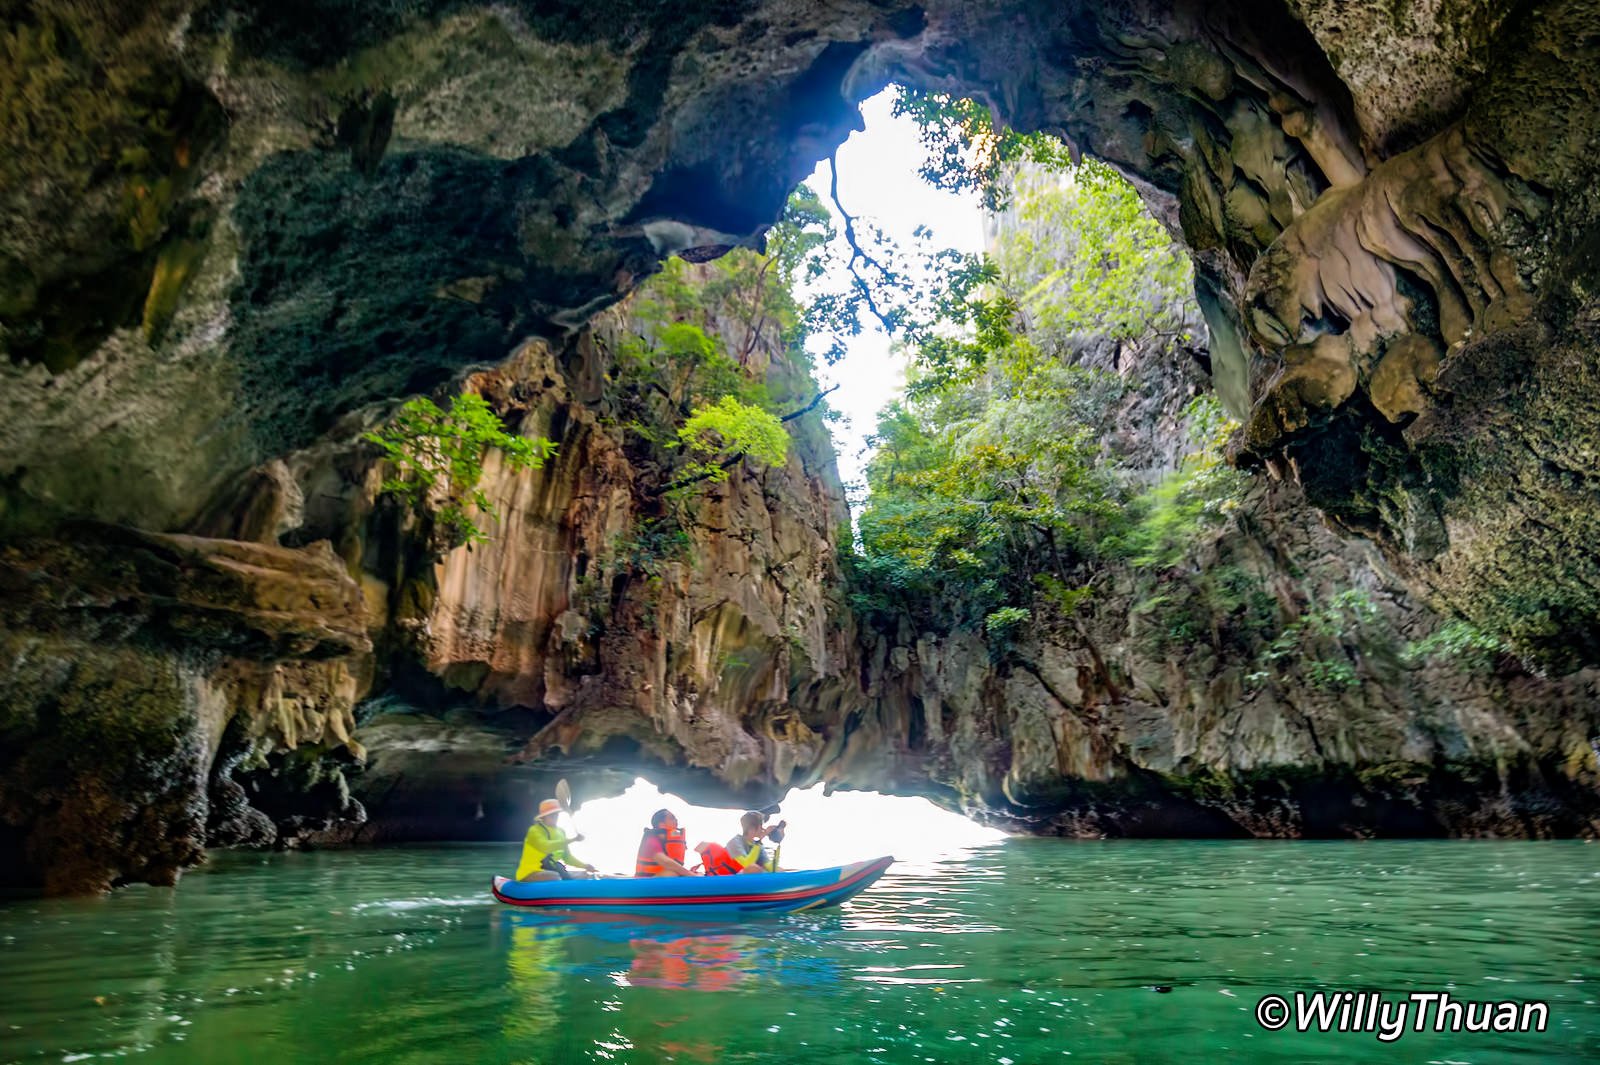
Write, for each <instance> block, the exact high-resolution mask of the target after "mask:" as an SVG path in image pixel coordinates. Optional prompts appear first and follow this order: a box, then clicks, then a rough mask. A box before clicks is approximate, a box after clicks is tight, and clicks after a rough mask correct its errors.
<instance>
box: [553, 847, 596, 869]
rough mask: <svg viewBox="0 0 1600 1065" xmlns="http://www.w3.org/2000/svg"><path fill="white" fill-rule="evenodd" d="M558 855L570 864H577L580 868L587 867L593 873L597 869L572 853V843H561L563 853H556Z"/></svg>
mask: <svg viewBox="0 0 1600 1065" xmlns="http://www.w3.org/2000/svg"><path fill="white" fill-rule="evenodd" d="M556 857H557V858H560V859H561V860H562V861H564V862H566V863H567V864H568V865H576V866H577V867H578V868H579V869H587V870H588V871H589V872H591V873H593V872H596V871H597V870H596V869H595V867H594V866H592V865H590V864H589V863H588V862H586V861H584V860H583V859H582V858H580V857H578V856H577V855H576V854H573V853H572V844H571V843H567V842H563V843H562V844H561V853H560V854H558V855H556Z"/></svg>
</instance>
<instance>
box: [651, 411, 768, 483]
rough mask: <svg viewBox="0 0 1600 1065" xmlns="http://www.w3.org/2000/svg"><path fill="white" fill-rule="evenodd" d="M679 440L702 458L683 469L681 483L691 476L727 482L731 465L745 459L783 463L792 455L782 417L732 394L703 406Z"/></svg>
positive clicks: (701, 479) (761, 462)
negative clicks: (780, 418)
mask: <svg viewBox="0 0 1600 1065" xmlns="http://www.w3.org/2000/svg"><path fill="white" fill-rule="evenodd" d="M678 440H679V441H680V442H681V443H682V444H683V446H684V448H685V449H686V450H688V451H689V452H690V453H692V454H695V455H699V456H701V459H700V460H699V461H697V462H695V463H692V464H691V465H690V466H688V467H686V468H684V469H683V470H680V471H679V476H678V478H677V480H678V482H679V483H680V484H681V483H684V482H686V481H687V480H688V479H689V478H694V479H696V480H700V481H712V482H716V481H724V480H727V478H728V468H729V466H730V465H732V463H733V462H735V461H737V460H738V459H741V458H748V459H750V460H751V461H753V462H756V463H758V464H760V465H762V466H781V465H783V463H784V462H785V461H786V460H787V458H788V454H789V434H788V433H786V432H785V431H784V429H783V423H782V422H780V421H779V420H778V418H777V417H776V416H775V415H773V414H771V413H769V412H768V411H764V410H762V409H761V408H760V407H754V406H751V405H749V404H747V403H741V402H740V401H739V400H737V399H735V398H733V397H732V396H723V397H722V398H721V399H719V400H717V402H716V403H714V404H709V405H706V406H703V407H700V408H699V409H698V410H696V411H695V412H694V414H692V415H690V417H689V420H688V421H686V422H684V423H683V426H682V428H680V429H679V430H678Z"/></svg>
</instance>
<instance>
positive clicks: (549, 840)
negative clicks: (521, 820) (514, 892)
mask: <svg viewBox="0 0 1600 1065" xmlns="http://www.w3.org/2000/svg"><path fill="white" fill-rule="evenodd" d="M559 816H561V804H560V803H559V802H557V801H556V800H555V799H546V800H544V802H541V803H540V804H539V816H538V817H537V818H536V819H535V820H534V822H533V824H532V825H531V826H530V827H529V828H528V834H527V835H526V836H524V837H523V840H522V860H521V861H520V862H518V863H517V876H516V878H517V879H518V880H572V879H574V878H579V879H586V878H587V877H589V876H593V875H594V866H592V865H590V864H589V863H588V862H582V861H579V860H578V859H577V858H576V857H575V856H574V855H573V853H572V850H571V846H570V843H569V841H568V839H567V834H566V833H565V832H563V831H562V830H561V829H559V828H557V827H556V818H557V817H559ZM568 863H570V864H572V865H576V866H578V867H579V868H581V869H584V870H586V872H584V873H581V874H580V873H574V872H573V871H572V870H570V869H568V868H567V864H568Z"/></svg>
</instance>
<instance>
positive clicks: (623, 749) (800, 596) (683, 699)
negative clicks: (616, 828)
mask: <svg viewBox="0 0 1600 1065" xmlns="http://www.w3.org/2000/svg"><path fill="white" fill-rule="evenodd" d="M709 269H710V268H704V267H690V268H687V273H688V274H689V275H690V281H689V284H690V286H691V287H694V288H697V289H698V288H700V287H702V286H704V284H705V283H706V280H707V275H708V271H709ZM632 310H633V306H632V304H623V305H621V307H619V309H618V310H616V311H612V312H608V313H607V314H605V315H603V316H601V318H600V319H598V320H597V321H596V322H595V323H594V325H593V327H592V329H590V330H586V331H585V332H584V333H583V334H581V335H580V336H579V337H578V338H577V339H576V340H575V341H574V342H573V343H571V344H570V345H568V346H567V347H566V348H564V349H563V350H561V351H559V352H556V351H553V350H552V349H551V348H550V346H549V345H547V344H545V343H543V342H538V341H535V342H532V343H530V344H528V345H526V346H525V347H524V348H523V349H522V350H521V351H519V352H518V354H517V355H516V356H514V357H513V358H512V359H511V360H509V361H508V362H507V363H506V364H504V365H503V366H501V367H499V368H497V369H494V370H490V371H485V372H482V373H479V374H475V375H473V376H471V377H469V378H468V379H467V381H466V387H467V388H468V389H469V390H471V391H475V392H478V393H479V394H481V395H483V396H484V397H485V398H487V399H488V400H489V401H490V402H491V405H492V406H493V408H494V409H495V411H496V412H497V413H498V414H499V415H500V416H501V417H502V418H503V419H505V421H506V422H507V424H508V425H510V426H513V427H514V428H515V429H516V431H517V432H518V433H520V434H522V435H525V436H534V437H545V438H547V439H549V440H551V441H553V442H554V444H555V455H554V458H553V459H552V460H550V461H549V462H547V463H546V464H545V466H544V467H543V468H542V469H526V470H515V469H510V468H508V467H506V466H505V465H504V464H503V463H502V461H501V457H500V455H499V454H498V453H491V454H490V456H489V458H488V461H487V464H486V466H485V470H484V477H483V481H482V487H483V488H484V491H485V493H486V495H487V496H488V498H489V499H490V501H491V502H492V503H493V505H494V508H495V510H496V511H497V512H498V516H497V517H496V518H494V519H492V520H488V519H485V529H486V531H487V532H488V533H489V535H490V539H489V540H488V542H486V543H483V544H477V545H474V546H471V547H461V548H456V549H454V550H450V551H448V552H445V553H444V554H443V555H442V557H436V556H435V554H434V553H433V552H431V551H429V550H427V549H426V548H425V544H424V541H425V539H426V529H425V528H424V527H423V526H421V525H419V523H418V520H417V518H416V516H414V515H408V514H402V513H400V512H399V511H398V510H397V509H396V508H395V507H394V505H393V504H392V501H389V500H385V499H381V498H380V496H379V493H378V491H377V489H378V486H379V483H380V481H381V479H382V477H381V473H380V469H379V466H378V463H377V454H376V449H374V448H372V447H371V445H367V444H362V443H360V442H359V441H357V442H353V443H347V444H343V445H334V444H330V445H328V446H326V447H323V448H318V449H312V450H309V451H307V452H303V453H299V454H296V455H295V456H292V457H291V459H290V460H289V461H288V462H287V463H285V464H282V468H281V469H280V470H279V471H278V472H277V473H276V474H271V475H269V474H268V473H267V472H266V471H263V472H261V473H259V474H256V475H253V476H251V477H249V478H247V479H246V481H245V483H244V485H243V486H242V487H241V491H242V492H244V493H249V492H259V491H262V486H264V485H273V486H276V487H274V488H271V489H267V491H268V494H271V493H273V492H276V493H278V494H279V495H280V496H281V498H280V500H279V501H278V502H275V503H273V502H269V503H262V502H261V500H260V497H259V496H258V497H257V501H256V502H255V503H254V504H252V505H250V506H242V507H241V506H239V505H238V504H236V503H232V502H230V503H229V505H228V506H226V507H224V508H222V512H223V513H224V514H236V513H239V512H240V511H243V512H246V513H250V512H259V513H263V514H268V515H271V517H270V518H269V519H268V520H265V521H263V522H262V523H261V525H260V526H258V528H257V529H255V530H246V529H242V528H238V527H235V528H232V529H229V530H226V531H228V532H230V533H232V534H234V535H249V534H251V533H252V532H253V533H257V534H260V535H265V536H270V537H273V538H277V539H280V540H283V541H284V542H291V543H295V542H304V541H307V540H330V541H332V542H334V543H335V544H337V545H338V546H339V551H340V553H341V555H342V556H343V559H344V561H345V563H346V564H347V565H348V566H349V567H350V569H351V570H352V572H356V573H359V574H360V579H361V584H362V591H363V595H364V597H365V603H366V605H367V618H366V620H367V624H368V627H369V630H370V633H371V636H372V641H373V644H374V645H375V646H376V647H377V648H378V658H377V664H376V674H377V676H378V678H379V679H378V684H377V687H376V690H377V691H378V692H380V693H382V694H381V697H380V698H379V699H377V700H375V701H374V702H373V703H371V704H369V706H368V707H367V708H366V710H364V711H363V713H364V715H365V716H366V719H365V720H364V721H363V724H362V727H361V730H360V733H359V735H360V738H361V741H362V743H363V744H364V745H365V753H366V756H367V764H366V767H365V771H364V772H363V774H362V775H361V776H360V777H359V778H358V779H357V781H356V785H357V788H358V793H359V794H360V795H361V797H362V799H363V801H364V802H365V804H366V808H367V811H368V813H369V814H370V820H369V821H368V822H367V823H366V824H365V826H357V825H354V824H350V825H346V826H345V827H344V828H342V829H338V830H336V831H335V832H334V833H333V838H341V839H344V838H358V839H363V840H378V839H383V840H394V839H404V838H462V837H480V836H481V837H486V838H497V839H498V838H505V837H506V836H508V835H513V834H515V833H516V832H517V831H519V827H518V826H520V825H522V822H523V821H524V820H525V818H526V815H527V809H528V803H529V799H530V795H531V794H532V792H531V791H530V788H531V787H532V786H533V785H534V784H536V783H539V782H541V781H542V782H543V785H544V786H547V785H548V783H550V781H549V780H548V779H547V778H549V777H550V776H551V775H552V774H554V773H557V772H558V771H559V769H560V766H561V765H563V764H574V763H578V762H581V763H582V764H583V765H584V767H585V769H584V772H583V780H584V781H587V782H593V781H599V782H600V783H601V785H602V786H608V785H609V784H610V783H611V782H612V781H613V780H621V781H622V782H623V783H624V784H625V783H626V782H628V781H631V779H632V776H631V774H632V771H633V770H634V769H635V768H637V767H640V766H645V765H650V766H654V767H656V769H655V770H654V772H656V773H658V774H665V776H664V777H663V779H668V780H680V781H682V783H683V784H684V785H685V786H687V787H688V788H689V789H690V790H691V791H695V790H696V789H697V788H698V789H701V790H704V789H707V788H711V789H714V790H715V791H716V793H718V794H721V795H728V794H730V793H731V794H734V795H741V796H745V797H751V798H753V797H754V796H756V795H762V794H767V793H769V792H771V791H772V790H774V789H781V788H782V787H784V786H785V785H786V784H787V782H788V781H790V780H791V779H793V778H794V777H795V776H796V774H797V773H798V772H799V770H800V769H802V768H805V767H809V766H811V765H812V764H814V763H815V761H816V759H817V754H818V752H819V750H820V748H821V746H822V738H821V735H820V734H819V732H818V731H817V730H820V729H823V728H825V727H826V726H827V724H828V723H829V722H830V721H831V720H832V718H833V716H834V707H835V706H836V705H837V703H838V702H839V700H840V699H841V698H842V695H843V693H844V691H845V690H846V689H848V688H850V687H851V686H852V684H853V678H854V669H853V652H854V645H853V627H852V625H851V623H850V619H849V618H848V617H847V615H846V614H845V613H844V612H842V611H841V610H839V609H837V604H836V603H835V602H834V600H835V599H836V597H837V596H838V595H839V587H840V583H841V581H840V576H839V572H838V565H837V560H836V556H837V551H838V544H837V541H836V537H837V535H838V534H839V530H841V529H843V528H847V527H848V519H847V515H846V512H845V509H844V504H843V498H842V494H841V489H840V487H839V484H838V478H837V474H836V473H835V471H834V459H833V452H832V448H831V444H830V443H829V440H828V437H827V433H826V430H825V429H824V428H822V426H821V425H820V423H819V422H818V419H819V418H820V413H819V412H818V411H809V412H807V413H805V414H803V415H800V416H797V417H795V418H794V419H792V420H791V421H789V422H788V423H786V424H787V425H788V427H789V430H790V433H791V435H792V446H791V447H790V449H789V453H788V457H787V461H786V462H785V464H784V465H783V466H781V467H778V466H773V467H767V468H760V469H758V468H757V467H755V466H752V465H751V464H749V463H745V462H741V463H736V464H734V465H733V466H732V467H731V468H730V470H729V476H728V477H727V479H726V480H724V481H721V482H706V483H704V484H701V485H692V486H688V487H686V488H684V489H681V490H679V491H676V492H669V491H665V489H668V488H669V487H670V486H671V485H672V484H673V482H674V480H675V478H677V476H678V475H677V473H676V472H675V471H676V470H677V469H678V468H679V467H680V466H681V461H680V458H681V456H680V455H679V453H678V449H677V448H676V446H674V445H669V444H666V443H664V441H665V439H666V437H664V436H663V435H662V434H661V432H659V431H658V430H653V429H651V428H650V427H649V426H648V425H646V424H644V423H648V422H651V421H652V419H659V420H660V424H661V425H663V426H665V427H667V429H668V430H670V429H671V427H672V425H673V422H674V421H675V420H676V419H678V418H681V417H682V414H681V412H680V411H679V410H678V408H677V407H676V406H675V405H674V404H665V405H663V404H661V403H660V402H659V401H658V399H657V397H655V396H654V395H653V394H652V393H651V391H650V389H649V388H648V387H646V386H645V385H644V384H643V383H642V379H641V378H640V377H639V374H638V371H637V370H636V369H630V368H629V365H626V358H627V356H626V355H623V356H621V357H620V358H619V355H618V352H619V349H622V348H623V347H624V346H625V345H626V344H627V343H628V342H629V340H630V339H631V338H636V337H638V336H639V335H640V333H641V332H643V333H644V334H645V335H647V336H648V335H650V334H652V333H653V332H657V331H659V329H660V325H659V324H657V325H654V326H652V325H647V324H645V323H642V322H640V321H639V320H638V319H637V318H636V317H635V316H633V314H632ZM703 324H704V325H705V326H706V327H707V334H706V335H707V336H708V337H711V338H714V339H715V343H717V344H720V345H724V346H726V347H727V348H728V349H729V350H730V351H735V352H738V353H739V355H740V363H739V368H738V371H737V373H738V376H739V377H740V378H742V379H744V380H746V381H749V382H751V383H753V384H758V385H759V386H760V387H761V388H763V389H766V390H767V392H768V394H770V395H771V396H772V397H773V401H774V402H782V403H787V404H788V405H789V406H790V407H791V408H792V409H793V410H796V411H798V410H801V409H803V408H804V407H806V406H807V405H808V403H809V401H810V400H811V399H812V398H814V397H815V395H816V393H815V387H814V385H812V383H811V381H810V377H809V374H808V372H807V370H806V369H805V367H804V365H803V364H802V363H801V362H799V361H797V360H800V359H802V358H803V356H801V355H800V354H799V353H798V352H795V351H793V350H791V349H790V348H788V347H787V346H786V345H785V344H784V343H783V342H782V341H781V340H780V338H779V337H778V335H777V332H776V329H775V328H774V327H772V326H769V325H758V326H757V331H756V335H755V336H753V337H752V336H751V328H750V325H749V324H748V322H747V321H746V320H742V319H740V318H739V317H738V316H737V315H735V314H733V313H732V312H731V311H730V310H729V309H728V308H727V307H726V306H725V305H723V304H720V303H718V302H717V301H716V300H714V299H713V300H711V301H710V307H709V310H708V311H707V313H706V315H705V317H704V319H703ZM695 328H699V326H698V325H696V326H695ZM619 363H622V364H621V365H619ZM729 365H732V364H731V363H730V364H729ZM823 409H825V408H823ZM667 435H670V432H669V433H668V434H667ZM513 761H516V762H527V763H530V764H531V767H530V768H528V769H517V768H515V767H514V766H512V765H511V764H510V763H511V762H513ZM713 781H714V782H715V783H712V782H713ZM324 838H327V837H324Z"/></svg>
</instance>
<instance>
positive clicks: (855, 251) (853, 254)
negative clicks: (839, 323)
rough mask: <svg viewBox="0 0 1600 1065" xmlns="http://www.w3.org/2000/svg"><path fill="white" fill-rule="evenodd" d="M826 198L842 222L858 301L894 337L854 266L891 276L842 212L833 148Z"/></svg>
mask: <svg viewBox="0 0 1600 1065" xmlns="http://www.w3.org/2000/svg"><path fill="white" fill-rule="evenodd" d="M828 197H829V198H830V199H831V200H833V206H834V209H835V210H837V211H838V212H839V217H840V218H841V219H843V220H844V239H845V243H847V244H849V245H850V261H849V262H848V263H846V264H845V269H846V270H848V271H849V272H850V278H851V280H852V281H854V282H855V286H856V291H857V292H859V293H861V299H862V301H863V302H865V303H866V305H867V310H869V311H871V312H872V316H873V317H874V318H876V319H877V320H878V324H880V325H882V326H883V331H884V332H885V333H890V334H893V333H894V330H895V325H894V321H893V320H892V319H891V318H890V317H889V316H888V315H887V314H885V313H884V312H883V310H882V309H881V308H879V306H878V301H877V299H876V298H875V297H874V296H873V295H872V286H871V285H869V284H867V279H866V278H864V277H862V276H861V271H859V270H857V269H856V263H858V262H865V263H866V264H867V265H868V266H871V267H873V268H874V269H876V270H877V271H878V273H879V274H881V275H882V276H884V277H888V276H890V274H889V269H888V267H886V266H884V265H883V264H882V263H881V262H879V261H878V260H877V259H876V258H874V257H873V255H872V254H871V253H870V252H868V251H867V250H866V249H865V248H863V247H862V246H861V241H860V240H859V239H857V237H856V220H855V218H854V216H852V215H851V214H850V212H849V211H846V210H845V209H844V204H843V203H841V202H840V201H839V149H838V148H835V149H834V150H833V153H832V154H831V155H829V156H828Z"/></svg>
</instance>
